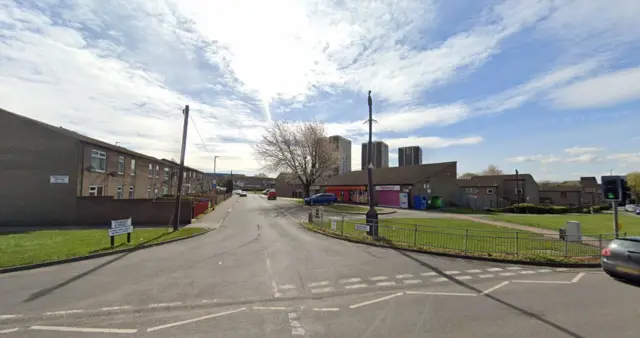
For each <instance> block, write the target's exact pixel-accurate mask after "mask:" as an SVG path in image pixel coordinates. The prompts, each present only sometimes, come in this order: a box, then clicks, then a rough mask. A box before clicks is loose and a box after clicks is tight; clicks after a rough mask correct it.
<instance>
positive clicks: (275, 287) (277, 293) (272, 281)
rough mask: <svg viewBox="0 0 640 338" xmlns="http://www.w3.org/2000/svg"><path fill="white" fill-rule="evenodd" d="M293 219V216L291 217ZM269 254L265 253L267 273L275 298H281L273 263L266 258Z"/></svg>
mask: <svg viewBox="0 0 640 338" xmlns="http://www.w3.org/2000/svg"><path fill="white" fill-rule="evenodd" d="M289 217H291V216H289ZM266 255H267V253H265V260H266V261H267V272H269V277H271V289H272V291H273V296H274V297H276V298H277V297H280V293H279V292H278V284H276V279H275V278H274V277H273V270H272V269H271V261H270V260H269V257H266Z"/></svg>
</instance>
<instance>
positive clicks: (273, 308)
mask: <svg viewBox="0 0 640 338" xmlns="http://www.w3.org/2000/svg"><path fill="white" fill-rule="evenodd" d="M252 309H254V310H289V308H286V307H283V306H267V307H262V306H254V307H253V308H252Z"/></svg>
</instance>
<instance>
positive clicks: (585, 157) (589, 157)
mask: <svg viewBox="0 0 640 338" xmlns="http://www.w3.org/2000/svg"><path fill="white" fill-rule="evenodd" d="M602 160H604V158H603V157H602V156H598V155H595V154H589V153H586V154H582V155H579V156H576V157H571V158H567V159H566V160H565V161H566V162H569V163H594V162H600V161H602Z"/></svg>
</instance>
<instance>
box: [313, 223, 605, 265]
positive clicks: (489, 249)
mask: <svg viewBox="0 0 640 338" xmlns="http://www.w3.org/2000/svg"><path fill="white" fill-rule="evenodd" d="M340 219H341V218H337V220H336V229H335V230H332V229H331V220H330V219H329V218H325V219H323V222H322V224H321V228H322V229H324V230H326V231H332V232H335V233H337V234H340V235H345V236H350V237H358V238H366V237H369V236H367V235H366V232H365V231H361V230H356V229H355V225H356V224H364V223H365V222H364V220H358V221H356V220H345V222H344V223H342V221H341V220H340ZM379 235H380V236H381V237H384V238H385V239H386V240H388V241H391V242H393V243H398V244H403V245H409V246H412V247H417V248H426V249H429V250H444V251H457V252H464V253H474V252H475V253H491V254H511V255H514V254H518V255H540V254H543V255H548V256H565V254H566V255H568V256H597V255H599V253H600V248H599V246H598V245H599V243H593V244H595V246H590V245H585V244H580V243H565V242H563V241H560V240H558V239H555V238H550V237H545V236H542V235H540V234H536V233H532V232H526V231H514V230H513V229H510V228H505V227H500V226H495V225H491V224H486V223H479V222H474V221H470V220H460V219H444V218H430V219H429V218H415V219H414V218H401V219H399V218H395V219H381V220H380V228H379ZM565 245H566V251H565Z"/></svg>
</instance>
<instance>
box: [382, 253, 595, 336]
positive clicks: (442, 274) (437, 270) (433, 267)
mask: <svg viewBox="0 0 640 338" xmlns="http://www.w3.org/2000/svg"><path fill="white" fill-rule="evenodd" d="M383 241H384V240H383ZM393 250H394V251H395V252H397V253H399V254H401V255H403V256H405V257H407V258H409V259H411V260H412V261H414V262H416V263H418V264H420V265H422V266H423V267H425V268H427V269H429V270H431V271H433V272H435V273H437V274H438V275H440V276H441V277H444V278H446V279H448V280H449V281H451V282H453V283H455V284H457V285H459V286H461V287H463V288H465V289H468V290H471V291H473V292H475V293H478V294H481V293H482V290H479V289H477V288H475V287H474V286H472V285H469V284H467V283H464V282H462V281H460V280H458V279H456V278H454V277H451V276H449V275H447V274H445V273H444V272H443V271H442V270H440V269H438V268H437V267H435V266H433V265H431V264H429V263H426V262H423V261H422V260H420V259H418V258H416V257H413V256H411V255H409V254H408V253H407V252H405V251H403V250H398V249H393ZM484 296H485V297H486V298H488V299H490V300H492V301H494V302H496V303H499V304H502V305H504V306H506V307H508V308H510V309H512V310H515V311H517V312H519V313H521V314H523V315H525V316H528V317H530V318H532V319H535V320H537V321H539V322H542V323H544V324H546V325H548V326H551V327H553V328H554V329H556V330H558V331H560V332H563V333H565V334H567V335H569V336H570V337H575V338H583V337H584V336H581V335H579V334H578V333H576V332H573V331H571V330H569V329H567V328H565V327H563V326H561V325H559V324H557V323H554V322H552V321H550V320H548V319H545V318H542V317H541V316H539V315H537V314H535V313H533V312H531V311H528V310H526V309H523V308H521V307H518V306H516V305H513V304H511V303H509V302H507V301H504V300H502V299H500V298H497V297H495V296H492V295H490V294H484Z"/></svg>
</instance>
